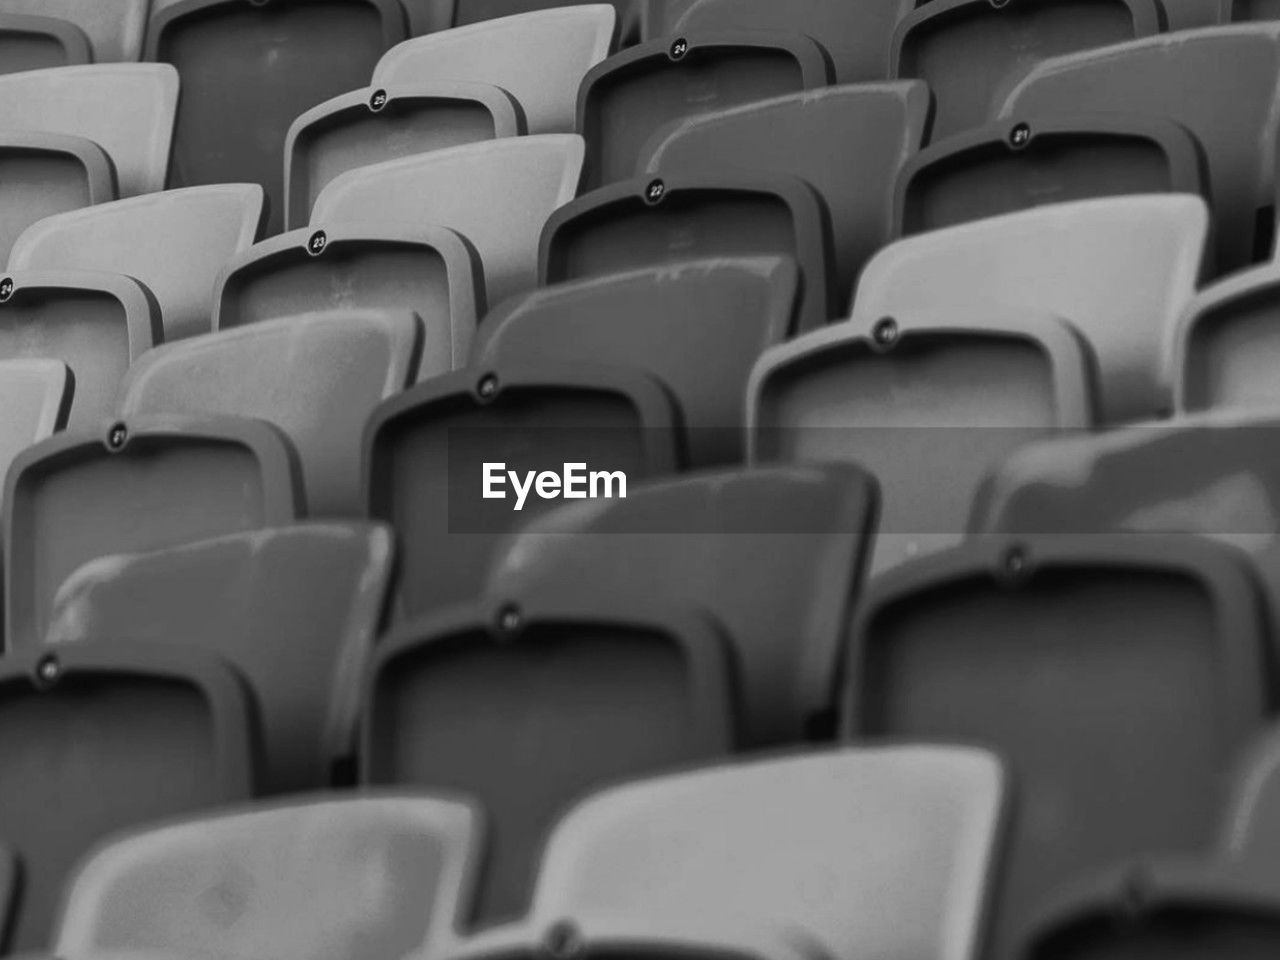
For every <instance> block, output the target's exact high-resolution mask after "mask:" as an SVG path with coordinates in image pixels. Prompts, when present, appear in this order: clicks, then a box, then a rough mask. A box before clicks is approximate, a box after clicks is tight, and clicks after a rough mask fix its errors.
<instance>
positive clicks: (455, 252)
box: [213, 220, 485, 380]
mask: <svg viewBox="0 0 1280 960" xmlns="http://www.w3.org/2000/svg"><path fill="white" fill-rule="evenodd" d="M484 302H485V297H484V275H483V269H482V268H481V266H480V263H479V260H478V258H477V256H476V253H475V251H474V249H473V248H472V247H471V245H470V244H469V243H467V241H466V240H464V239H462V237H461V236H459V235H458V234H457V233H455V232H454V231H452V230H449V229H448V228H446V227H432V226H428V225H422V226H417V227H398V226H396V225H394V224H392V225H386V224H381V223H361V222H356V221H345V220H343V221H339V222H337V223H326V224H316V225H314V226H312V227H308V228H306V229H304V230H294V231H292V232H290V233H284V234H281V235H280V236H278V237H272V238H270V239H269V240H264V241H262V242H261V243H257V244H254V245H253V246H252V247H249V248H248V249H246V250H244V251H243V252H241V253H239V254H236V255H235V256H234V257H232V258H231V259H230V260H228V261H227V263H226V265H225V266H224V267H223V268H222V272H221V273H220V274H219V275H218V279H217V280H216V281H215V283H214V288H213V328H214V330H230V329H234V328H236V327H243V326H246V325H248V324H252V323H259V322H261V321H263V320H273V319H276V318H279V317H289V316H294V315H297V314H302V313H323V312H327V311H332V310H354V311H365V310H373V311H380V312H384V313H414V314H417V315H418V319H419V320H420V321H421V322H422V327H423V331H422V332H423V341H422V357H421V359H420V361H419V363H418V369H417V376H418V379H420V380H426V379H428V378H430V377H434V376H438V375H440V374H442V373H448V372H450V371H451V370H456V369H458V368H459V367H461V366H463V364H465V363H466V361H467V355H468V353H469V352H470V350H471V339H472V337H473V336H474V335H475V329H476V318H477V316H478V315H479V313H480V312H482V311H483V309H484Z"/></svg>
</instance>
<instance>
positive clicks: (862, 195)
mask: <svg viewBox="0 0 1280 960" xmlns="http://www.w3.org/2000/svg"><path fill="white" fill-rule="evenodd" d="M929 109H930V108H929V89H928V87H926V86H925V85H924V84H923V83H918V82H915V81H905V82H900V83H882V84H859V85H854V86H845V87H831V88H828V89H825V90H817V91H812V92H808V93H801V94H793V95H791V96H787V97H780V98H778V99H776V100H768V101H765V102H763V103H757V104H748V105H746V106H743V107H737V108H735V109H732V110H726V111H724V112H722V113H711V114H703V115H700V116H697V117H693V118H691V119H689V120H685V121H683V122H680V123H678V124H677V125H676V126H675V127H674V128H673V129H670V130H669V131H666V132H664V133H660V134H659V135H657V136H656V137H655V139H654V142H653V143H652V144H651V149H650V150H649V151H648V153H647V155H646V156H644V157H642V159H641V167H642V168H643V169H644V170H645V171H646V172H648V173H649V174H666V173H699V174H718V173H721V172H723V171H725V170H733V169H742V170H755V171H758V172H761V173H773V174H790V175H794V176H798V177H801V178H802V179H804V180H805V181H806V182H807V183H808V184H809V185H810V186H811V187H813V188H814V189H815V190H817V192H818V194H819V196H821V198H822V200H823V202H824V203H825V204H826V207H827V212H828V214H829V215H830V220H831V233H832V245H831V250H832V254H833V266H834V268H835V279H834V282H835V284H836V289H837V290H839V291H840V294H839V296H840V298H841V299H843V298H845V297H847V296H848V291H850V290H852V289H853V285H854V282H855V281H856V280H857V277H858V271H859V270H860V269H861V268H862V265H863V264H864V263H865V262H866V261H867V259H868V258H869V257H870V256H871V255H872V254H873V253H874V252H875V251H876V250H878V249H879V248H880V247H882V246H883V245H884V244H885V243H887V242H888V240H889V237H890V236H891V234H890V223H889V221H888V220H887V213H886V204H885V198H886V197H888V196H889V195H890V194H891V193H892V190H893V183H894V178H895V177H896V175H897V173H898V170H899V169H900V168H901V166H902V164H903V163H904V162H905V161H906V160H907V159H908V158H910V157H911V156H912V155H913V154H914V153H915V152H916V151H917V150H919V149H920V144H921V142H922V141H923V140H924V133H925V129H926V126H927V123H928V118H929Z"/></svg>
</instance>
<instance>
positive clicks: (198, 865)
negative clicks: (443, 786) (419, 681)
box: [56, 795, 482, 960]
mask: <svg viewBox="0 0 1280 960" xmlns="http://www.w3.org/2000/svg"><path fill="white" fill-rule="evenodd" d="M478 818H479V815H478V813H477V812H476V811H474V810H473V809H472V808H471V806H470V805H468V804H467V803H466V802H463V801H460V800H453V799H446V798H436V797H430V796H393V795H386V796H370V797H359V798H352V799H323V798H320V797H315V798H305V799H298V800H293V801H290V802H288V803H280V804H271V805H257V806H253V807H246V808H243V809H240V810H237V811H235V812H231V813H222V814H219V815H206V816H203V817H198V818H191V819H187V820H184V821H183V822H180V823H176V824H171V825H167V826H163V827H158V828H152V829H143V830H138V831H135V832H133V833H131V834H130V835H128V836H126V837H123V838H121V839H117V840H115V841H114V842H112V843H109V844H107V845H106V846H104V847H103V848H101V849H100V850H99V851H98V852H97V853H96V854H95V855H94V856H93V857H91V858H90V859H89V860H88V861H87V862H86V863H85V864H84V865H83V866H82V867H81V869H80V870H79V871H78V873H77V874H76V876H75V878H74V880H73V882H72V884H71V885H70V888H69V891H68V897H67V905H66V909H65V910H64V912H63V915H62V921H61V923H60V925H59V929H58V935H57V939H56V945H57V952H58V955H59V956H61V957H64V958H66V960H89V958H92V957H100V956H102V955H103V954H104V953H109V954H111V955H115V953H116V951H118V950H121V949H126V948H127V949H132V950H136V951H145V952H146V953H152V952H153V951H156V950H160V949H166V950H172V951H174V953H175V955H177V956H183V955H187V956H191V955H197V956H199V955H205V956H226V955H229V954H234V955H236V956H245V957H254V956H267V955H271V956H278V957H311V958H313V960H348V958H350V957H351V956H353V955H354V954H357V953H358V954H359V955H360V956H361V957H365V958H368V960H401V958H402V957H405V956H408V955H411V954H413V953H414V952H415V951H416V950H418V949H421V948H422V947H423V946H424V945H425V944H426V943H427V942H428V941H429V939H430V938H431V934H432V931H433V929H434V928H435V927H436V925H437V924H447V923H448V922H449V921H450V920H451V919H452V916H453V914H454V913H455V912H456V909H457V900H458V897H459V895H460V890H461V888H462V887H463V886H464V885H465V884H466V882H467V880H468V879H469V877H470V874H471V873H472V869H473V867H472V864H473V861H474V858H475V856H476V855H477V853H478V851H477V850H476V849H475V848H476V847H477V846H478V845H479V843H480V840H481V832H482V831H481V825H480V823H478V822H477V821H478ZM229 897H234V898H235V899H234V907H233V906H231V902H230V901H229V899H228V898H229ZM211 903H212V904H218V905H221V906H220V907H219V908H217V909H211V907H210V904H211Z"/></svg>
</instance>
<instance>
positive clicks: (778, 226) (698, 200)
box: [538, 171, 836, 330]
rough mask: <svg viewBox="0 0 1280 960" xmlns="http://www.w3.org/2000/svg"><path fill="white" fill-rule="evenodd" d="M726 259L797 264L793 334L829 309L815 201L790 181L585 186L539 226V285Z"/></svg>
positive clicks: (715, 177)
mask: <svg viewBox="0 0 1280 960" xmlns="http://www.w3.org/2000/svg"><path fill="white" fill-rule="evenodd" d="M726 257H788V258H790V259H792V260H794V261H795V262H796V263H797V265H798V266H799V268H800V297H801V300H800V304H799V306H798V314H797V320H796V325H795V329H797V330H812V329H814V328H816V327H820V326H822V325H823V324H825V323H826V322H827V317H828V316H830V315H831V314H833V313H834V312H836V309H835V308H834V307H833V305H832V304H833V303H834V300H833V297H834V284H833V282H832V277H831V272H830V271H829V269H828V265H829V258H830V250H829V247H828V240H827V226H826V221H825V219H824V212H823V209H822V202H821V200H819V199H818V195H817V194H816V193H815V192H814V191H813V189H812V188H811V187H810V186H808V184H806V183H805V182H804V181H802V180H800V179H799V178H797V177H788V176H777V175H769V174H756V173H736V172H732V171H724V172H721V173H718V174H703V173H697V174H679V173H677V174H671V175H669V176H668V175H663V176H661V177H642V178H640V179H637V180H628V181H625V182H623V183H615V184H612V185H611V186H608V187H601V188H600V189H598V190H593V191H592V192H591V193H588V194H585V195H583V196H581V197H579V198H578V199H577V200H574V201H573V202H571V203H566V204H565V205H564V206H563V207H561V208H560V209H558V210H557V211H555V213H553V214H552V215H551V217H550V218H549V219H548V220H547V223H546V227H545V229H544V230H543V231H542V242H541V249H540V251H539V257H538V260H539V267H538V277H539V282H540V283H541V285H543V286H547V285H549V284H556V283H565V282H568V281H573V280H586V279H591V278H593V277H605V276H608V275H609V274H614V273H624V272H629V271H632V270H638V269H642V268H655V267H662V266H665V265H668V264H670V263H671V262H672V261H673V260H685V259H695V258H696V259H719V258H726Z"/></svg>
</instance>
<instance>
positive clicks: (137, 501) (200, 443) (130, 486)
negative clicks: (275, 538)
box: [4, 417, 302, 649]
mask: <svg viewBox="0 0 1280 960" xmlns="http://www.w3.org/2000/svg"><path fill="white" fill-rule="evenodd" d="M300 504H301V479H300V477H299V476H298V472H297V466H296V464H295V462H294V454H293V452H292V451H291V450H290V449H289V445H288V441H287V440H286V439H285V438H284V435H283V434H281V433H280V432H279V431H278V430H276V429H275V428H274V427H272V426H270V425H269V424H266V423H260V422H256V421H251V420H237V419H230V418H227V419H202V420H195V419H191V418H183V417H164V418H159V417H156V418H150V419H144V418H139V419H138V420H137V421H134V422H132V423H126V422H124V421H120V422H117V423H115V424H112V425H111V426H110V427H108V428H107V429H105V430H104V431H103V432H102V433H101V434H100V435H97V436H95V435H93V434H89V433H64V434H60V435H58V436H55V437H53V438H51V439H49V440H46V441H44V442H43V443H40V444H37V445H36V446H34V447H29V448H28V449H27V450H25V451H24V452H23V453H21V454H19V455H18V458H17V459H16V460H15V461H14V462H13V466H12V467H11V468H10V469H9V474H8V478H7V480H6V483H5V496H4V529H5V532H6V537H5V544H4V550H5V556H4V560H5V562H4V575H5V617H6V621H5V622H6V629H5V638H6V643H7V645H8V647H9V648H10V649H15V648H17V649H22V648H26V649H29V648H31V647H32V646H35V645H36V644H38V643H39V641H40V639H41V638H42V637H44V635H45V633H46V632H47V630H48V627H49V622H50V615H51V612H52V604H53V598H54V596H55V594H56V593H57V591H58V588H59V587H61V586H62V583H63V581H65V580H66V579H67V577H68V576H70V575H71V574H72V573H73V572H75V571H76V570H78V569H79V568H80V567H81V566H83V565H84V564H85V563H87V562H88V561H90V560H95V559H97V558H98V557H103V556H109V555H112V554H119V553H137V552H142V551H147V550H159V549H163V548H165V547H171V546H175V545H177V544H181V543H188V542H190V541H193V540H201V539H208V538H211V537H217V536H223V535H225V534H231V533H239V532H243V531H246V530H260V529H262V528H264V527H272V526H281V525H284V524H288V523H292V522H293V521H295V520H297V519H298V518H299V517H300V516H301V513H302V510H301V506H300Z"/></svg>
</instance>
